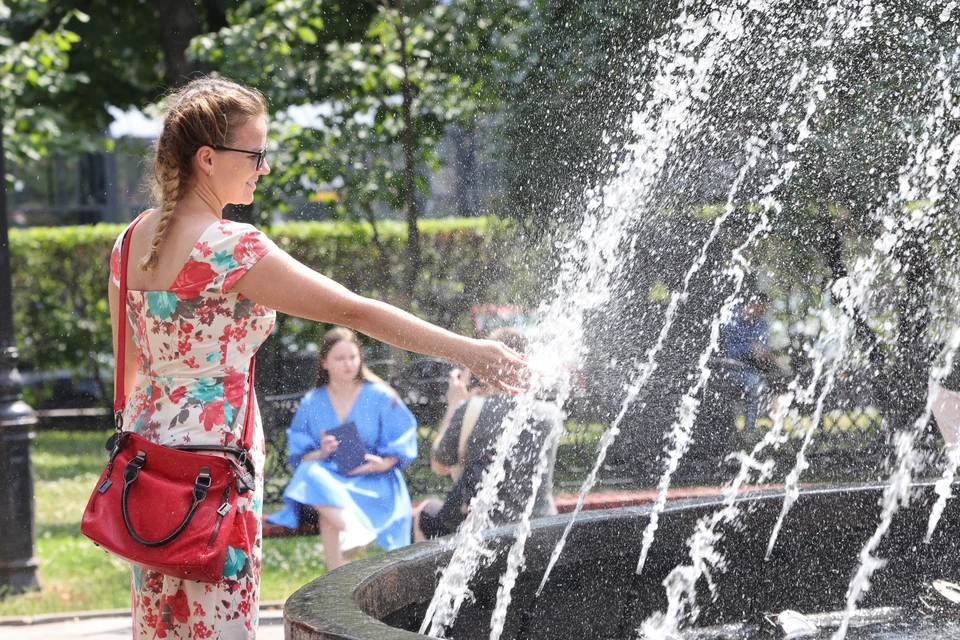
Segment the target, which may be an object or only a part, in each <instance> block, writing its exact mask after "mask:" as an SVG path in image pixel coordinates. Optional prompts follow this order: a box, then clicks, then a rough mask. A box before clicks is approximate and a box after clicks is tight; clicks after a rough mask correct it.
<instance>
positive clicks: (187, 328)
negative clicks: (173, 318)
mask: <svg viewBox="0 0 960 640" xmlns="http://www.w3.org/2000/svg"><path fill="white" fill-rule="evenodd" d="M180 331H182V332H184V333H190V332H191V331H193V325H192V324H190V323H189V322H181V323H180Z"/></svg>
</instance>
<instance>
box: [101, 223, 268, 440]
mask: <svg viewBox="0 0 960 640" xmlns="http://www.w3.org/2000/svg"><path fill="white" fill-rule="evenodd" d="M142 219H143V215H140V217H138V218H137V219H136V220H134V221H133V224H131V225H130V226H129V227H127V230H126V232H125V233H124V235H123V241H122V242H121V244H120V304H119V306H120V308H119V310H118V319H119V321H120V331H119V335H118V336H117V343H118V344H117V367H116V373H115V374H114V376H115V379H114V383H113V388H114V393H113V416H114V423H115V424H116V428H117V435H118V436H119V435H120V432H121V431H123V407H124V405H125V404H126V400H127V398H126V395H125V394H124V391H125V389H124V382H125V378H124V373H125V371H124V369H125V368H126V363H127V354H126V347H127V330H128V327H127V264H128V263H129V260H130V240H131V239H132V238H133V229H134V227H136V226H137V225H138V224H139V223H140V220H142ZM256 362H257V357H256V355H254V356H253V357H251V358H250V375H249V376H248V377H247V379H248V380H249V381H250V383H249V384H250V388H249V390H248V392H247V414H246V417H245V419H244V421H243V433H242V434H241V436H240V440H241V442H242V444H243V448H244V450H246V451H249V450H250V448H251V447H252V446H253V420H254V416H255V414H256V404H255V403H256V395H255V393H254V389H253V374H254V369H255V365H256Z"/></svg>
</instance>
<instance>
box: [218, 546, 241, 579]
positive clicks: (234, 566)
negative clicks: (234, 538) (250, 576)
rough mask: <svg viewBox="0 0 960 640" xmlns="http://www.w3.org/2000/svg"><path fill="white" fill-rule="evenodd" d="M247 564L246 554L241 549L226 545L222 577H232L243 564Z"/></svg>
mask: <svg viewBox="0 0 960 640" xmlns="http://www.w3.org/2000/svg"><path fill="white" fill-rule="evenodd" d="M245 564H247V554H245V553H244V552H243V551H242V550H241V549H234V548H233V547H227V560H226V562H224V563H223V577H224V578H232V577H233V576H235V575H237V574H238V573H240V569H243V565H245Z"/></svg>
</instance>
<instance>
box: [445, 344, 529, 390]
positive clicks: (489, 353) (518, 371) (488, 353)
mask: <svg viewBox="0 0 960 640" xmlns="http://www.w3.org/2000/svg"><path fill="white" fill-rule="evenodd" d="M473 342H474V346H473V348H472V349H470V350H469V352H468V353H466V354H464V355H463V356H461V361H462V362H463V364H464V365H466V366H467V368H468V369H470V371H473V373H474V374H475V375H476V376H477V377H478V378H480V379H481V380H483V381H484V382H485V383H486V384H487V386H489V387H490V388H491V389H499V390H501V391H507V392H509V393H520V392H521V391H525V390H526V389H528V388H529V387H530V369H529V368H528V367H527V363H526V360H525V359H524V357H523V356H522V355H520V354H519V353H517V352H516V351H514V350H513V349H511V348H510V347H508V346H507V345H505V344H503V343H502V342H497V341H495V340H474V341H473Z"/></svg>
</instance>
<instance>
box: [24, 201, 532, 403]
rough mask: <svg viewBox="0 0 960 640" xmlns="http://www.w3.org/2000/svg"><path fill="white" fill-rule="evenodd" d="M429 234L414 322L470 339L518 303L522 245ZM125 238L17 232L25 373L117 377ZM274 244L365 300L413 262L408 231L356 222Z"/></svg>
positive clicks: (278, 238) (87, 231) (442, 231)
mask: <svg viewBox="0 0 960 640" xmlns="http://www.w3.org/2000/svg"><path fill="white" fill-rule="evenodd" d="M419 228H420V232H421V245H422V268H421V271H420V278H419V281H418V283H417V287H416V290H415V293H414V298H413V300H412V301H411V310H412V311H413V312H414V313H416V314H417V315H419V316H421V317H423V318H426V319H428V320H430V321H432V322H436V323H438V324H441V325H442V326H447V327H450V328H452V329H455V330H459V331H464V332H469V331H470V330H471V325H470V323H469V313H468V312H469V309H470V307H471V306H472V305H474V304H478V303H486V302H509V301H514V300H516V295H517V294H518V293H519V287H520V286H521V285H519V284H518V283H516V282H514V280H513V275H514V274H515V273H516V274H520V275H522V270H520V269H514V268H513V266H512V265H513V264H514V263H515V261H516V259H517V253H516V247H517V244H518V243H517V242H516V241H515V237H516V235H515V234H516V232H515V229H514V228H513V227H512V226H511V225H510V224H509V223H507V222H504V221H501V220H499V219H495V218H469V219H447V220H424V221H422V222H421V223H420V225H419ZM122 230H123V226H122V225H115V224H99V225H95V226H78V227H42V228H41V227H38V228H28V229H12V230H11V231H10V252H11V267H12V273H13V307H14V325H15V330H16V341H17V346H18V348H19V350H20V364H21V368H22V369H23V370H31V369H33V370H37V371H53V370H57V369H67V370H69V371H71V372H73V374H74V376H75V377H78V378H79V377H84V378H87V377H96V376H97V372H98V371H99V372H100V373H101V375H104V373H106V375H107V376H109V372H110V371H111V370H112V368H113V353H112V348H111V341H110V325H109V308H108V305H107V280H108V269H109V256H110V251H111V249H112V247H113V243H114V241H115V240H116V238H117V236H118V235H119V234H120V233H121V232H122ZM267 234H268V235H269V236H270V237H271V238H272V239H273V240H274V241H275V242H277V244H278V245H279V246H280V247H282V248H283V249H284V250H286V251H287V252H288V253H290V254H291V255H292V256H294V257H295V258H296V259H298V260H300V261H301V262H303V263H304V264H306V265H308V266H310V267H312V268H313V269H316V270H317V271H319V272H321V273H323V274H325V275H327V276H329V277H331V278H333V279H334V280H336V281H338V282H340V283H342V284H343V285H345V286H347V287H348V288H350V289H352V290H354V291H356V292H358V293H360V294H363V295H366V296H370V297H375V298H378V299H382V300H387V301H396V300H397V299H398V297H397V296H398V291H399V289H398V287H399V283H400V279H401V276H402V274H403V267H404V260H405V255H406V254H405V244H406V226H405V225H404V224H403V223H400V222H394V221H384V222H381V223H378V224H377V229H376V236H375V235H374V229H373V227H372V226H371V225H369V224H365V223H346V222H298V223H287V224H280V225H275V226H273V227H272V228H270V229H268V230H267ZM375 237H376V239H377V240H376V241H375ZM378 247H380V248H382V252H381V250H380V248H378ZM276 333H278V334H280V338H279V339H280V341H281V342H282V343H283V344H285V345H287V347H288V348H290V349H291V350H293V349H296V348H298V345H302V344H303V343H304V342H308V341H311V340H315V339H316V336H317V333H318V329H317V327H316V324H315V323H309V322H303V321H299V320H298V319H294V318H287V317H281V318H280V320H279V322H278V329H277V332H276ZM274 340H277V337H276V336H275V337H274ZM268 344H269V343H268ZM49 393H50V389H46V390H39V391H34V392H33V397H30V396H29V395H28V397H27V398H26V399H27V400H28V402H31V404H34V406H38V407H39V406H43V403H44V402H45V401H46V399H47V398H46V397H45V396H48V395H49ZM103 400H104V404H105V405H106V404H107V403H108V400H107V399H106V398H104V399H103Z"/></svg>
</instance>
